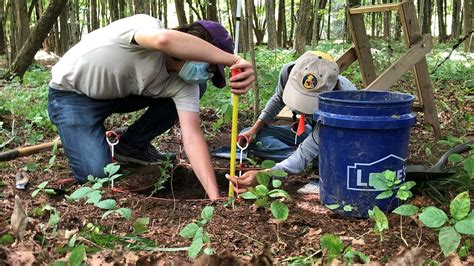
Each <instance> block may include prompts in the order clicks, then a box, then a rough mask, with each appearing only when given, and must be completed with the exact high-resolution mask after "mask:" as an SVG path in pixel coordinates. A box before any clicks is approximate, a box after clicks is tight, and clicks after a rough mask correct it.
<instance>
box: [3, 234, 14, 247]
mask: <svg viewBox="0 0 474 266" xmlns="http://www.w3.org/2000/svg"><path fill="white" fill-rule="evenodd" d="M14 242H15V238H14V237H13V235H10V234H4V235H2V236H1V237H0V245H4V246H8V245H11V244H13V243H14Z"/></svg>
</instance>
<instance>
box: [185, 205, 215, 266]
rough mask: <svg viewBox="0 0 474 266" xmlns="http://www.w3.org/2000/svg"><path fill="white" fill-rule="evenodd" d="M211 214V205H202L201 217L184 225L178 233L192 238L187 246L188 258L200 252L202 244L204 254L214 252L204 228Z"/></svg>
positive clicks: (194, 256) (212, 212) (212, 211)
mask: <svg viewBox="0 0 474 266" xmlns="http://www.w3.org/2000/svg"><path fill="white" fill-rule="evenodd" d="M213 214H214V208H213V207H211V206H206V207H204V209H203V210H202V211H201V219H200V220H198V221H196V222H192V223H190V224H188V225H186V226H185V227H184V228H183V230H181V232H180V233H179V235H180V236H182V237H184V238H187V239H192V243H191V246H189V249H188V256H189V258H191V259H195V258H196V257H197V256H198V255H199V253H201V250H202V248H203V246H206V248H205V249H204V254H206V255H211V254H213V253H214V252H215V251H214V249H213V248H211V246H210V245H211V238H210V236H209V233H207V232H206V231H205V230H204V227H205V226H206V224H208V223H209V222H210V221H211V219H212V216H213Z"/></svg>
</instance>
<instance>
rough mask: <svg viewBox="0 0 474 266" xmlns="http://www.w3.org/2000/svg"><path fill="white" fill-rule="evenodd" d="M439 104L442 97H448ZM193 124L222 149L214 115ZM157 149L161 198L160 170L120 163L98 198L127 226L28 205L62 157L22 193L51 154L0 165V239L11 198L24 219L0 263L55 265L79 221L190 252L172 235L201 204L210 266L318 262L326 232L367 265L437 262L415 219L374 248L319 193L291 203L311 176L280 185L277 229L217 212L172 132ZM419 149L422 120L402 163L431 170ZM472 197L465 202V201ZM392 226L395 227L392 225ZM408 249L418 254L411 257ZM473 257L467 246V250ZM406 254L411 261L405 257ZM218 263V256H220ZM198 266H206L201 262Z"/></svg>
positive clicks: (361, 228) (257, 216)
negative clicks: (23, 175) (168, 176)
mask: <svg viewBox="0 0 474 266" xmlns="http://www.w3.org/2000/svg"><path fill="white" fill-rule="evenodd" d="M446 98H448V99H449V95H447V97H446ZM453 104H454V103H453ZM467 110H468V111H469V110H470V111H471V112H472V111H473V109H472V104H471V105H470V106H469V105H468V109H467ZM440 118H441V123H442V128H443V134H444V135H449V134H451V135H456V130H457V129H456V128H453V127H449V123H450V114H449V113H448V112H441V113H440ZM202 119H203V120H204V121H205V122H204V129H205V130H204V131H205V132H206V136H207V139H208V142H209V145H210V147H211V148H215V147H219V146H221V145H228V140H229V139H230V130H229V128H226V127H224V128H222V129H220V130H219V131H213V130H212V129H211V127H212V123H213V121H215V120H216V116H215V114H214V113H213V112H211V111H204V112H203V113H202ZM249 124H250V121H249V120H248V119H244V120H243V121H242V122H241V123H240V126H242V127H243V126H245V125H249ZM116 126H120V125H116ZM471 134H472V131H471ZM471 138H472V135H471ZM158 142H159V143H156V144H159V145H160V146H161V147H163V148H164V149H167V150H170V151H173V152H177V153H178V159H177V164H178V166H176V168H174V176H173V186H172V189H171V187H170V185H169V184H167V185H166V188H165V189H164V190H161V191H160V192H159V193H158V194H154V195H153V196H151V191H152V190H153V186H154V183H155V181H156V178H157V176H158V174H159V169H158V168H157V167H137V166H133V165H123V166H122V170H123V173H124V177H122V179H121V180H119V181H118V182H116V186H115V188H116V189H115V190H107V192H106V194H105V195H104V197H105V198H113V199H115V200H116V201H117V203H118V205H119V206H120V207H128V208H131V209H132V210H133V217H134V218H132V220H131V221H125V220H124V219H122V218H119V217H117V216H113V215H112V216H110V217H109V218H108V219H106V220H101V216H102V213H103V212H102V211H101V210H100V209H98V208H96V207H93V206H91V205H88V204H84V203H83V202H80V203H70V202H68V201H67V200H66V199H65V197H64V194H59V195H56V196H47V195H46V194H44V193H39V194H38V196H36V197H35V198H32V197H31V192H32V191H33V190H34V189H35V188H36V187H37V185H38V184H39V183H41V182H43V181H46V180H49V181H50V184H51V186H52V187H56V188H57V187H58V186H57V182H58V181H60V180H63V179H65V178H70V177H71V172H70V170H69V168H68V165H67V161H66V159H65V157H64V155H62V153H60V154H59V155H58V158H57V161H56V163H55V165H54V166H53V167H52V169H50V170H48V171H41V170H37V171H34V172H29V173H27V175H28V177H29V180H30V184H29V185H28V186H27V189H26V190H24V191H20V190H16V189H15V188H14V187H15V186H14V183H15V181H14V180H15V179H14V177H15V175H17V174H18V173H20V172H21V171H22V170H21V168H23V167H24V166H25V165H26V164H27V163H28V162H32V161H34V162H36V163H37V164H38V165H47V164H48V160H49V156H50V155H49V154H48V153H44V154H42V155H35V156H30V157H25V158H20V159H17V160H14V161H10V162H8V164H7V167H6V168H3V169H2V170H1V172H0V176H1V180H2V181H3V184H4V186H2V187H0V189H1V193H2V197H0V206H2V207H1V208H0V236H1V235H3V234H5V233H8V232H11V231H10V226H9V221H10V216H11V214H12V212H13V206H14V195H19V197H20V198H21V199H22V202H23V205H24V208H25V209H26V210H27V213H28V216H29V217H30V221H29V225H28V227H27V230H26V235H25V238H24V241H23V242H20V243H15V244H13V245H11V244H8V245H3V246H0V265H1V264H5V263H6V264H9V263H11V264H32V263H34V264H44V263H51V262H52V261H54V260H56V259H64V258H65V256H67V254H66V252H65V249H64V248H63V249H62V251H61V248H62V247H65V246H67V243H68V238H69V237H70V236H71V235H72V234H73V233H74V232H77V231H78V230H79V231H81V230H82V231H87V229H84V228H85V226H86V225H87V224H88V223H93V224H95V225H101V226H103V227H102V229H101V234H103V235H106V234H110V235H115V236H125V235H126V234H129V233H131V232H132V229H131V225H132V223H133V221H134V220H135V219H136V218H139V217H149V218H150V223H149V226H148V231H147V232H145V233H143V234H142V235H141V236H142V237H143V238H147V239H150V240H151V241H152V242H154V244H155V245H156V246H157V247H167V248H171V247H185V246H189V245H190V244H191V242H190V241H189V240H185V239H184V238H182V237H180V236H179V235H178V234H179V232H180V230H181V229H182V228H183V227H184V226H186V225H187V224H188V223H190V222H192V221H193V220H196V219H198V218H199V215H200V212H201V210H202V209H203V207H205V206H206V205H209V204H210V205H212V206H214V208H215V211H214V217H213V218H212V220H211V222H210V224H209V225H208V226H207V227H206V228H207V231H208V232H209V234H210V235H211V246H212V247H213V248H214V249H215V250H216V252H217V253H222V252H224V251H228V252H229V253H227V254H224V255H223V256H224V257H226V256H227V257H226V259H227V260H226V261H225V260H221V261H218V262H219V263H220V264H227V265H229V264H230V261H233V259H235V258H233V256H235V257H237V259H238V260H239V261H240V262H249V261H250V260H251V257H252V256H253V255H258V254H262V253H263V254H264V255H263V256H260V257H259V258H254V262H255V261H258V262H259V263H260V264H261V265H265V262H268V259H269V258H270V261H272V262H273V263H275V264H276V263H285V261H284V260H285V259H288V258H290V257H292V256H299V255H306V256H310V255H312V256H313V258H321V257H322V255H323V254H322V253H321V252H319V249H320V245H319V239H320V236H321V235H323V234H325V233H333V234H336V235H338V236H340V237H341V238H342V239H343V241H344V243H345V245H351V246H352V247H353V248H354V249H356V250H358V251H361V252H363V253H365V254H367V255H369V257H370V259H371V260H372V261H379V262H380V263H386V262H388V261H389V260H390V259H392V258H394V257H397V256H399V255H400V256H412V258H411V259H412V261H417V262H418V263H419V262H420V260H421V261H422V260H423V259H425V258H429V259H434V260H438V261H443V260H444V257H443V255H442V254H441V251H440V248H439V246H438V239H437V235H436V234H435V232H434V231H433V230H430V229H428V228H426V227H423V226H420V225H419V224H418V223H417V221H416V220H415V219H410V218H403V219H402V223H401V222H400V218H399V216H396V215H394V214H390V215H388V218H389V223H390V229H389V230H388V232H386V233H384V235H383V239H382V240H381V238H380V237H379V236H378V235H376V234H375V233H374V232H373V231H372V228H373V222H372V221H370V220H366V219H355V218H352V219H350V218H344V217H341V216H338V215H335V214H332V213H331V211H330V210H328V209H326V208H324V207H323V206H322V205H321V203H320V200H319V196H318V195H305V196H304V195H298V194H297V193H296V189H297V188H299V187H300V186H302V185H303V184H305V183H306V182H307V181H308V180H311V179H315V178H317V176H316V175H314V174H311V173H308V174H303V175H297V176H291V177H290V178H289V179H288V181H287V182H285V183H284V186H283V188H284V189H285V190H287V191H288V192H289V193H290V195H292V201H291V202H290V203H289V208H290V215H289V218H288V220H287V221H285V222H282V223H277V222H275V221H274V220H273V219H272V216H271V213H270V212H269V211H267V210H263V209H255V208H254V207H253V206H252V205H251V202H248V201H241V202H237V203H235V205H234V207H232V206H224V204H223V203H224V202H223V201H222V202H213V203H211V202H209V201H208V200H206V199H205V194H204V192H203V190H202V189H201V188H200V186H199V185H198V184H197V183H196V181H195V178H194V175H193V174H192V172H191V170H190V167H189V165H188V162H187V161H186V159H185V158H184V155H183V153H182V152H181V144H180V141H179V131H178V130H177V129H174V131H173V132H171V133H170V134H167V135H166V136H164V137H162V138H160V140H159V141H158ZM424 143H431V144H432V143H434V139H433V136H432V133H431V132H429V130H427V127H426V126H425V125H423V119H422V115H421V116H419V119H418V123H417V125H416V126H415V127H414V128H413V130H412V134H411V139H410V157H409V163H428V162H429V163H432V162H433V161H434V160H435V159H436V158H437V157H438V156H439V155H440V154H441V153H442V151H443V149H442V148H437V147H436V146H434V147H433V148H432V153H433V155H432V156H430V157H428V156H427V155H425V150H424V148H423V147H424V146H423V144H424ZM214 163H215V165H216V173H217V175H218V177H219V180H220V181H219V182H220V185H221V189H222V193H223V195H226V193H227V181H226V180H225V179H224V176H223V175H224V174H225V173H227V172H228V170H227V169H228V167H229V165H228V164H229V163H228V160H224V159H215V160H214ZM77 188H78V186H77V185H74V186H72V187H70V188H69V190H68V191H69V192H67V194H70V192H71V191H74V190H75V189H77ZM173 194H174V198H173ZM473 196H474V195H471V197H473ZM48 203H49V204H50V205H51V206H53V207H55V208H56V209H57V211H58V212H59V213H60V217H61V219H60V222H59V224H58V231H57V234H55V235H54V234H44V233H42V230H41V228H40V224H45V223H47V222H48V219H49V215H48V214H47V213H46V214H44V215H40V214H35V210H37V208H38V207H41V206H44V205H45V204H48ZM413 203H414V204H416V205H418V206H426V205H427V204H434V203H433V202H432V201H431V200H430V199H429V198H427V197H425V196H421V195H416V196H415V200H414V202H413ZM401 224H402V226H400V225H401ZM71 231H72V233H71ZM65 235H66V237H65ZM79 239H80V241H81V242H83V243H84V244H85V245H86V246H88V247H89V249H88V251H89V252H88V253H89V254H88V256H87V262H88V263H90V264H96V265H98V264H101V263H102V264H106V263H112V262H117V263H125V264H127V263H129V264H131V263H134V262H137V260H138V263H139V264H144V263H145V262H151V264H153V263H154V262H157V261H160V262H163V261H172V260H174V261H180V262H182V263H189V259H188V258H187V254H186V252H161V251H154V252H151V251H130V250H129V249H127V248H126V247H122V248H115V249H114V250H113V251H112V250H111V249H105V250H103V251H100V252H98V253H93V252H92V251H93V249H95V250H99V249H101V248H102V247H105V246H107V244H108V243H107V241H108V240H102V242H99V241H96V242H94V241H92V240H90V239H87V237H84V238H79ZM104 239H105V238H104ZM109 241H110V240H109ZM126 243H127V244H128V245H129V246H133V244H134V243H135V242H134V240H128V241H127V242H126ZM417 247H418V248H420V249H418V250H415V251H413V250H412V249H413V248H417ZM472 250H473V249H472V248H471V252H472ZM409 252H411V253H410V254H411V255H410V254H409V255H406V254H407V253H409ZM221 259H224V258H223V257H221ZM463 260H464V262H465V263H468V264H471V265H472V264H474V258H473V257H472V255H470V256H468V258H464V259H463ZM224 261H225V262H224ZM201 262H202V264H209V261H201ZM234 262H235V261H234ZM257 264H258V263H257ZM415 264H416V263H415Z"/></svg>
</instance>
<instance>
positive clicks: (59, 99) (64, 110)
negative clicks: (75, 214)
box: [48, 88, 178, 182]
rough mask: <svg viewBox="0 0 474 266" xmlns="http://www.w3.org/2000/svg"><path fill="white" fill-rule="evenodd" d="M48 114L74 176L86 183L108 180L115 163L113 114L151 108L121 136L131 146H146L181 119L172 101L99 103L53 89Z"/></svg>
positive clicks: (129, 98)
mask: <svg viewBox="0 0 474 266" xmlns="http://www.w3.org/2000/svg"><path fill="white" fill-rule="evenodd" d="M48 98H49V99H48V112H49V117H50V119H51V121H52V122H53V124H55V125H56V127H57V128H58V133H59V136H60V137H61V142H62V145H63V149H64V152H65V154H66V156H67V158H68V159H69V162H70V164H71V168H72V172H73V174H74V177H75V178H76V179H77V180H78V181H79V182H85V181H86V180H87V176H88V175H93V176H95V177H104V167H105V166H106V165H107V164H109V163H110V162H111V161H112V155H111V151H110V149H109V146H108V144H107V141H106V139H105V131H106V130H105V127H104V121H105V119H106V118H107V117H108V116H110V115H111V114H113V113H130V112H135V111H138V110H141V109H144V108H147V107H148V109H147V110H146V112H145V113H144V114H143V115H142V116H141V117H140V118H139V119H137V120H136V121H135V122H134V123H133V124H132V125H131V126H130V127H129V128H128V130H127V131H126V132H125V133H124V134H123V135H122V136H121V137H120V141H124V142H125V143H127V144H128V145H130V146H133V147H137V148H142V147H143V148H144V147H146V146H147V145H148V144H149V143H150V142H151V141H152V140H153V139H154V138H155V137H156V136H158V135H160V134H162V133H164V132H165V131H167V130H168V129H170V128H171V127H172V126H173V125H174V123H175V122H176V121H177V119H178V114H177V111H176V106H175V104H174V102H173V100H172V99H171V98H151V97H145V96H137V95H130V96H127V97H125V98H120V99H113V100H95V99H92V98H89V97H87V96H86V95H83V94H78V93H75V92H69V91H61V90H56V89H52V88H50V89H49V97H48Z"/></svg>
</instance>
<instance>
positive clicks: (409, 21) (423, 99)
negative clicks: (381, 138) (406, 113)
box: [399, 1, 441, 139]
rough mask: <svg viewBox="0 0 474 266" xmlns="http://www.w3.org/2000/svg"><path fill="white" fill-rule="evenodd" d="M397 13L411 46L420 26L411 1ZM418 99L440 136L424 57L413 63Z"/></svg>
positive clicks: (419, 35)
mask: <svg viewBox="0 0 474 266" xmlns="http://www.w3.org/2000/svg"><path fill="white" fill-rule="evenodd" d="M399 14H400V18H401V23H402V26H403V29H404V32H405V42H406V44H407V46H408V47H411V46H412V45H413V44H414V43H416V42H417V41H418V40H419V39H420V38H421V32H420V26H419V25H418V21H417V19H416V11H415V6H414V4H413V2H411V1H410V2H403V4H402V5H401V6H400V9H399ZM413 72H414V77H415V82H416V87H417V95H418V100H419V101H420V104H421V106H422V107H423V111H424V114H425V120H426V122H428V123H429V124H430V125H431V126H432V127H433V132H434V136H435V138H436V139H439V138H440V137H441V130H440V125H439V121H438V111H437V109H436V103H435V99H434V95H433V89H432V87H431V80H430V76H429V75H430V74H429V72H428V64H427V62H426V58H424V59H422V60H421V61H420V62H418V63H417V64H415V66H414V67H413Z"/></svg>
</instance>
